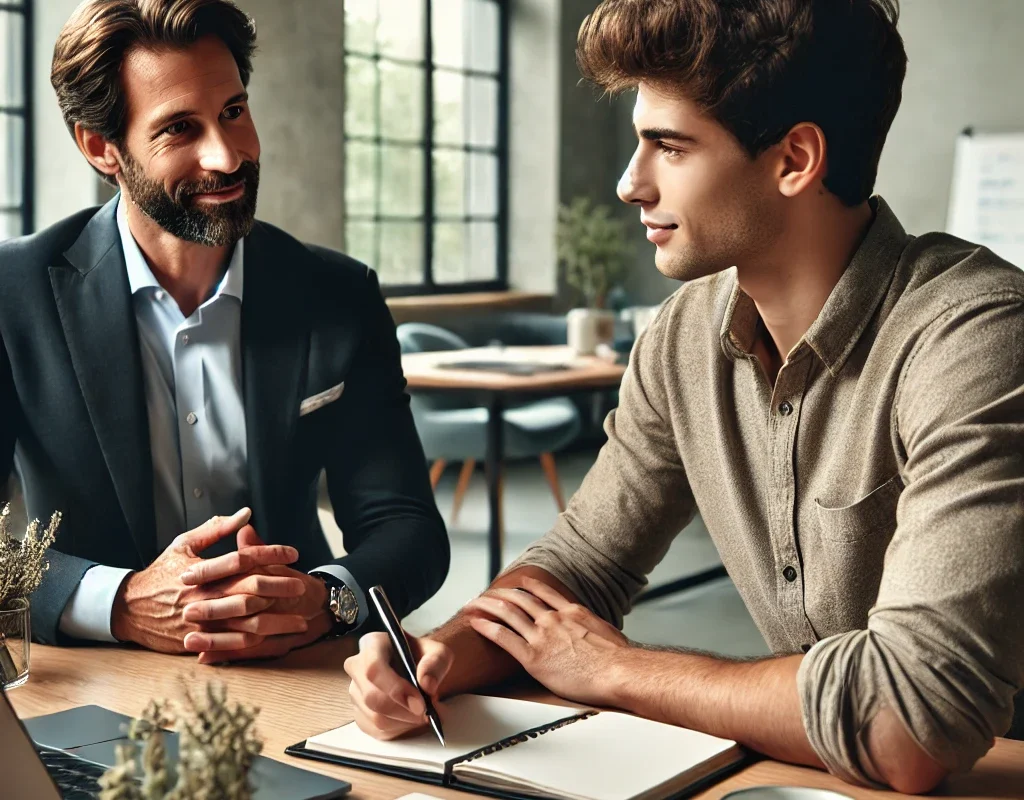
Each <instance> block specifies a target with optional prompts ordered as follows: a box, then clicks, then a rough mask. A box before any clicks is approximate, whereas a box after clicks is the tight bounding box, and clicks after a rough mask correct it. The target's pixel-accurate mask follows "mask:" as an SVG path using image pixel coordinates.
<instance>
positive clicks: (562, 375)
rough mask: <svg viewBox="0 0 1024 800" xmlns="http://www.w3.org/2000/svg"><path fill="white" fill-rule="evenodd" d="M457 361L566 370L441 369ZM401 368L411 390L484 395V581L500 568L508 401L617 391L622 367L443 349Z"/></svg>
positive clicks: (548, 354) (409, 358) (562, 350)
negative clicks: (551, 366)
mask: <svg viewBox="0 0 1024 800" xmlns="http://www.w3.org/2000/svg"><path fill="white" fill-rule="evenodd" d="M458 361H506V362H510V363H542V364H566V365H569V367H570V368H569V369H564V370H558V371H555V372H538V373H536V374H534V375H508V374H505V373H501V372H482V371H480V370H458V369H452V368H449V367H446V368H443V369H442V368H440V367H439V366H438V365H440V364H452V363H453V362H458ZM402 370H403V371H404V372H405V379H406V381H408V383H409V389H410V390H411V391H414V392H466V391H472V392H475V393H479V394H483V395H484V396H485V402H486V404H487V453H486V459H485V463H486V467H487V502H488V508H489V512H490V523H489V526H488V537H487V538H488V553H489V558H488V562H489V563H488V578H489V579H490V580H493V579H494V578H495V577H496V576H497V574H498V572H499V571H500V570H501V550H502V524H501V499H500V491H499V488H500V484H501V462H502V459H503V453H504V442H503V426H502V419H503V412H504V410H505V406H506V404H507V403H508V402H509V400H510V399H511V398H513V397H528V398H539V397H551V396H553V395H566V394H573V393H576V392H581V391H592V390H594V389H611V388H616V387H618V385H619V384H620V383H621V381H622V375H623V373H625V371H626V367H625V366H624V365H622V364H614V363H610V362H608V361H604V360H602V359H600V358H596V357H594V356H577V355H575V353H573V351H572V349H571V348H569V347H564V346H548V347H502V348H495V347H481V348H471V349H468V350H444V351H441V352H433V353H409V354H406V355H403V356H402Z"/></svg>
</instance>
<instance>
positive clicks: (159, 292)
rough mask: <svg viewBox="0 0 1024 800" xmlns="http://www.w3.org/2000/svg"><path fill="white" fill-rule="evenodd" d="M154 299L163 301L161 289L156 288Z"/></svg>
mask: <svg viewBox="0 0 1024 800" xmlns="http://www.w3.org/2000/svg"><path fill="white" fill-rule="evenodd" d="M156 299H157V302H162V301H163V299H164V292H163V289H158V290H157V293H156Z"/></svg>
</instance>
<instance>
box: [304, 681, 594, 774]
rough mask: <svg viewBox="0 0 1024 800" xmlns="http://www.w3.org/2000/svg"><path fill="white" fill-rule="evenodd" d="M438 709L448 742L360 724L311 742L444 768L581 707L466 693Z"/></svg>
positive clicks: (360, 755) (339, 751) (366, 757)
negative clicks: (391, 735)
mask: <svg viewBox="0 0 1024 800" xmlns="http://www.w3.org/2000/svg"><path fill="white" fill-rule="evenodd" d="M439 713H440V715H441V725H442V726H443V728H444V737H445V742H446V744H447V747H441V743H440V742H438V741H437V737H435V736H434V733H433V731H431V730H430V729H429V728H428V729H427V730H426V731H424V732H423V733H421V734H419V735H418V736H413V737H411V738H408V739H399V740H397V741H393V742H382V741H379V740H377V739H374V738H373V737H372V736H369V735H367V734H365V733H363V732H362V731H361V730H359V728H358V727H357V726H356V724H355V723H349V724H348V725H343V726H342V727H340V728H335V729H334V730H333V731H327V733H321V734H319V735H317V736H311V737H309V739H307V740H306V747H308V748H309V749H311V750H321V751H324V752H328V753H334V754H336V755H344V756H348V757H350V758H356V759H360V760H363V761H376V762H379V763H382V764H392V765H398V766H408V767H411V768H414V769H421V770H427V771H431V772H443V768H444V764H445V762H446V761H449V760H451V759H453V758H457V757H458V756H460V755H465V754H466V753H471V752H473V751H474V750H479V749H480V748H482V747H486V746H487V745H489V744H493V743H494V742H497V741H500V740H502V739H506V738H508V737H509V736H515V735H516V734H517V733H521V732H522V731H526V730H530V729H532V728H539V727H541V726H542V725H547V724H549V723H551V722H555V721H556V720H560V719H565V718H566V717H571V716H572V715H573V714H576V713H579V712H578V710H577V709H575V708H566V707H565V706H553V705H550V704H547V703H531V702H527V701H525V700H508V699H506V698H503V697H484V696H482V695H473V694H464V695H459V696H458V697H455V698H453V699H452V700H450V701H448V702H446V703H443V704H442V705H441V708H440V709H439Z"/></svg>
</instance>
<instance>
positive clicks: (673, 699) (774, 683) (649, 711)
mask: <svg viewBox="0 0 1024 800" xmlns="http://www.w3.org/2000/svg"><path fill="white" fill-rule="evenodd" d="M801 659H802V656H786V657H783V658H775V659H768V660H763V661H746V662H737V661H726V660H723V659H718V658H713V657H711V656H706V655H701V654H696V653H683V652H670V651H652V650H645V649H642V648H639V647H630V648H625V649H624V650H623V651H622V652H621V655H619V656H618V658H617V659H616V663H615V665H614V666H613V668H612V669H611V670H610V675H609V679H610V682H609V699H610V701H611V703H612V705H614V706H616V707H619V708H622V709H624V710H627V711H630V712H632V713H634V714H637V715H639V716H642V717H648V718H650V719H656V720H659V721H661V722H667V723H670V724H672V725H679V726H682V727H685V728H692V729H694V730H699V731H704V732H705V733H710V734H712V735H714V736H720V737H722V738H724V739H732V740H734V741H737V742H739V743H740V744H742V745H744V746H746V747H748V748H750V749H751V750H756V751H757V752H759V753H763V754H764V755H767V756H770V757H771V758H776V759H779V760H782V761H788V762H792V763H796V764H806V765H809V766H814V767H819V768H821V767H822V766H823V765H822V762H821V760H820V759H819V758H818V756H817V755H816V754H815V752H814V750H813V749H812V748H811V745H810V742H809V741H808V739H807V734H806V732H805V731H804V725H803V720H802V718H801V711H800V697H799V695H798V693H797V684H796V674H797V670H798V669H799V667H800V661H801Z"/></svg>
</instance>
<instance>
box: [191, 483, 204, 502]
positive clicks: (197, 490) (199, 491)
mask: <svg viewBox="0 0 1024 800" xmlns="http://www.w3.org/2000/svg"><path fill="white" fill-rule="evenodd" d="M192 496H193V497H194V498H195V499H196V500H198V499H199V498H200V497H202V496H203V490H202V489H200V488H199V487H198V486H197V487H196V488H195V489H193V490H192Z"/></svg>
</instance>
